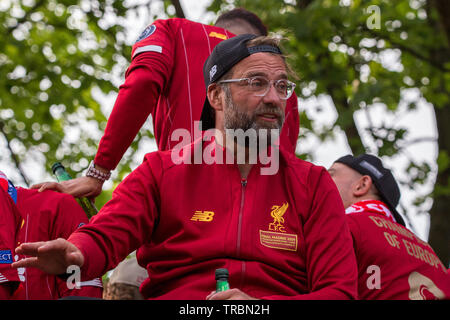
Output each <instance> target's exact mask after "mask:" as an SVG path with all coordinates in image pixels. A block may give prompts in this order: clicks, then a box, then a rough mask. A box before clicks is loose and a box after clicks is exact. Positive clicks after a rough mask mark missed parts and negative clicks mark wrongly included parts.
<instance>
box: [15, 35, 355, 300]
mask: <svg viewBox="0 0 450 320" xmlns="http://www.w3.org/2000/svg"><path fill="white" fill-rule="evenodd" d="M287 69H288V68H287V64H286V61H285V58H284V56H283V54H282V51H281V49H280V47H279V45H278V41H276V39H274V38H270V37H269V38H267V37H256V36H254V35H249V34H246V35H239V36H236V37H233V38H231V39H228V40H225V41H223V42H221V43H219V44H218V45H217V46H216V47H215V49H214V50H213V52H212V53H211V55H210V56H209V58H208V60H207V61H206V63H205V67H204V77H205V80H206V83H207V85H208V88H207V90H206V91H207V95H206V96H207V99H208V101H207V102H206V100H205V104H204V108H206V110H205V113H204V115H205V117H207V118H208V119H205V118H204V117H202V119H203V120H209V121H208V122H207V123H205V128H207V129H208V130H207V131H206V132H205V135H204V136H203V138H199V139H197V140H195V141H194V142H193V143H191V144H189V145H187V147H184V148H182V151H183V152H184V153H183V154H182V159H183V160H186V161H181V162H179V163H175V162H174V161H173V160H172V154H173V153H174V151H173V150H172V151H166V152H163V151H156V152H153V153H150V154H147V155H146V156H145V160H144V162H143V163H142V164H141V165H140V166H139V167H138V168H137V169H136V170H134V171H133V172H132V173H130V175H128V176H127V178H126V179H125V180H124V181H122V183H121V184H120V185H119V186H118V187H117V188H116V189H115V190H114V193H113V197H112V200H110V201H109V202H108V203H106V204H105V206H104V207H103V208H102V209H101V210H100V212H99V213H98V214H97V215H96V216H94V217H93V218H92V219H91V221H90V223H89V224H87V225H85V226H83V227H81V228H79V229H78V230H77V231H75V233H73V234H72V235H71V237H70V238H69V239H68V241H65V240H62V239H61V240H56V241H50V242H46V243H28V244H22V245H21V246H20V247H18V248H17V252H19V253H22V254H26V255H29V256H30V258H29V259H28V260H27V259H25V260H22V261H19V262H17V263H15V264H13V266H14V267H20V266H30V267H31V266H34V267H38V268H41V269H43V270H44V271H46V272H51V273H62V272H64V270H65V268H66V267H67V265H68V264H75V265H78V266H81V273H82V274H86V275H89V276H90V275H97V276H98V275H101V274H104V273H105V272H106V271H107V270H109V269H111V268H114V267H115V266H116V265H117V264H118V263H119V262H120V261H121V260H123V259H124V258H125V257H126V256H127V255H128V254H129V253H130V252H131V251H133V250H135V249H137V253H136V257H137V262H138V263H139V265H141V266H142V267H145V268H146V269H147V271H148V278H147V279H145V280H144V282H143V283H142V284H141V286H140V291H141V293H142V295H143V296H144V298H146V299H190V300H192V299H205V298H208V299H353V298H355V297H356V290H357V268H356V260H355V254H354V251H353V247H352V240H351V235H350V232H349V229H348V226H347V224H346V221H345V215H344V208H343V206H342V201H341V200H340V197H339V192H338V190H337V188H336V186H335V185H334V183H333V181H332V180H331V177H330V175H329V174H328V173H327V171H326V170H325V168H323V167H319V166H315V165H313V164H312V163H309V162H306V161H303V160H300V159H298V158H297V157H295V155H293V154H292V152H290V151H287V150H285V149H284V148H283V146H278V145H277V144H276V141H275V140H272V139H271V138H270V143H267V141H268V140H269V135H268V132H269V131H272V130H274V131H279V130H280V129H281V127H282V125H283V121H284V117H283V115H284V110H285V108H286V100H287V99H288V98H289V97H290V96H291V95H292V93H293V90H294V84H293V83H292V82H290V81H289V80H288V75H289V73H288V71H287ZM211 108H212V109H214V112H213V113H210V112H207V111H211V110H209V109H211ZM211 126H213V127H211ZM232 131H240V132H242V133H245V132H247V131H249V132H252V131H255V132H257V133H258V135H257V136H258V139H256V141H255V140H250V139H249V140H248V141H245V140H244V141H240V140H239V139H236V140H235V139H234V138H235V137H236V138H239V137H237V136H236V135H233V134H232ZM208 133H211V134H212V135H209V134H208ZM259 133H263V134H259ZM216 137H217V139H215V138H216ZM220 137H222V138H223V139H221V138H220ZM230 137H231V139H230ZM270 137H272V135H270ZM209 138H211V139H209ZM265 139H266V141H265ZM239 143H242V144H241V145H238V144H239ZM250 148H256V149H258V151H261V152H262V153H264V152H263V151H264V150H263V149H266V151H269V150H271V154H273V153H277V152H276V151H275V150H274V149H278V148H279V153H278V154H279V159H274V161H275V160H276V161H278V163H279V166H278V170H277V171H276V172H271V173H270V174H269V173H267V174H263V172H265V171H264V170H263V169H265V168H266V167H268V166H269V164H267V163H265V162H264V161H260V160H259V159H257V161H255V163H251V162H250V161H249V159H248V158H247V157H244V162H243V163H240V162H239V157H238V156H239V154H234V158H232V160H233V162H231V163H229V162H227V163H224V162H223V160H224V159H223V157H225V158H227V156H228V155H229V154H230V153H231V154H233V150H234V149H238V150H244V151H245V152H247V151H249V150H248V149H250ZM197 150H200V151H203V154H204V155H205V154H206V153H207V152H206V151H208V150H209V151H210V154H209V155H211V156H214V159H215V160H216V161H213V162H206V161H205V162H202V163H194V164H193V163H192V162H190V161H187V160H191V158H192V157H195V155H196V154H197V153H196V151H197ZM267 153H269V152H267ZM227 159H228V158H227ZM36 257H38V258H36ZM61 261H63V263H62V262H61ZM217 268H226V269H228V271H229V284H230V288H231V289H229V290H226V291H224V292H217V293H214V294H211V295H208V294H209V293H210V292H211V291H213V290H214V289H215V288H216V281H215V270H216V269H217Z"/></svg>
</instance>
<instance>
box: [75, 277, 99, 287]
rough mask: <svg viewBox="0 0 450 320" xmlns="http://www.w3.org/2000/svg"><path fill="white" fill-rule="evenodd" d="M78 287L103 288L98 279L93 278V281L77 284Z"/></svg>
mask: <svg viewBox="0 0 450 320" xmlns="http://www.w3.org/2000/svg"><path fill="white" fill-rule="evenodd" d="M78 285H79V286H80V287H86V286H92V287H100V288H103V284H102V282H101V281H100V279H99V278H95V279H94V280H88V281H81V282H79V283H78Z"/></svg>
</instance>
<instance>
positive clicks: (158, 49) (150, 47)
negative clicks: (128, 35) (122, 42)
mask: <svg viewBox="0 0 450 320" xmlns="http://www.w3.org/2000/svg"><path fill="white" fill-rule="evenodd" d="M148 51H152V52H158V53H162V47H161V46H155V45H153V44H150V45H148V46H143V47H139V48H137V49H136V50H135V51H134V54H133V57H132V58H134V57H135V56H136V55H137V54H138V53H141V52H148Z"/></svg>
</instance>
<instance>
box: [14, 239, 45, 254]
mask: <svg viewBox="0 0 450 320" xmlns="http://www.w3.org/2000/svg"><path fill="white" fill-rule="evenodd" d="M44 244H45V242H44V241H40V242H29V243H22V244H21V245H20V246H18V247H17V248H16V253H18V254H23V255H26V256H36V255H37V254H38V249H39V248H40V247H42V246H43V245H44Z"/></svg>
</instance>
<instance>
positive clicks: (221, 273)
mask: <svg viewBox="0 0 450 320" xmlns="http://www.w3.org/2000/svg"><path fill="white" fill-rule="evenodd" d="M228 276H229V274H228V270H227V269H225V268H220V269H216V292H221V291H225V290H228V289H230V285H229V284H228Z"/></svg>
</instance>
